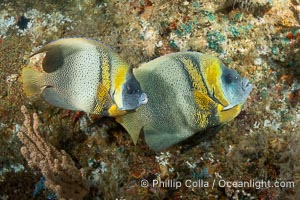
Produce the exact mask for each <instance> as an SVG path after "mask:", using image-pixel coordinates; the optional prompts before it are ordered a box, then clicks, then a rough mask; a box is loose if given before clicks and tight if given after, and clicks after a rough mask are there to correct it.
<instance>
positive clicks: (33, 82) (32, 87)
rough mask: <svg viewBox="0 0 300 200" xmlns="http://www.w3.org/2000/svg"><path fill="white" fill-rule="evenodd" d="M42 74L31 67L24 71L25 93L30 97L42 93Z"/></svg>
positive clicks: (25, 68)
mask: <svg viewBox="0 0 300 200" xmlns="http://www.w3.org/2000/svg"><path fill="white" fill-rule="evenodd" d="M42 76H43V74H42V72H39V71H37V70H35V69H33V68H31V67H24V68H23V69H22V82H23V88H24V92H25V94H26V95H27V96H28V97H31V96H35V95H39V94H40V93H41V85H42V84H41V81H42Z"/></svg>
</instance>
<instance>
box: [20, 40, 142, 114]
mask: <svg viewBox="0 0 300 200" xmlns="http://www.w3.org/2000/svg"><path fill="white" fill-rule="evenodd" d="M34 57H37V59H36V60H38V62H37V61H35V64H29V66H27V67H24V68H23V69H22V81H23V86H24V91H25V93H26V94H27V96H35V95H40V96H41V97H42V98H43V99H44V100H45V101H47V102H48V103H49V104H52V105H54V106H57V107H61V108H64V109H69V110H78V111H85V112H88V113H93V114H99V115H106V116H120V115H123V114H125V113H126V111H129V110H135V109H137V108H138V107H139V106H140V105H142V104H145V103H146V102H147V96H146V94H145V93H144V92H142V90H141V87H140V84H139V83H138V82H137V80H136V79H135V77H134V76H133V73H132V68H131V67H130V66H129V65H128V64H127V63H126V62H125V61H124V60H122V59H121V58H120V57H119V55H117V54H116V53H114V52H113V51H112V50H111V49H109V48H108V47H106V46H105V45H103V44H101V43H99V42H96V41H94V40H89V39H84V38H66V39H60V40H57V41H54V42H51V43H49V44H47V45H45V46H44V47H42V48H41V49H40V50H38V51H36V52H35V53H34V54H33V55H32V58H34ZM32 60H34V59H32ZM36 63H38V66H34V65H36Z"/></svg>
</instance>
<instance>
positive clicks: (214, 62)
mask: <svg viewBox="0 0 300 200" xmlns="http://www.w3.org/2000/svg"><path fill="white" fill-rule="evenodd" d="M220 64H221V63H220V60H219V59H217V58H215V57H212V56H207V57H201V65H202V66H203V67H202V73H203V76H204V77H205V81H206V86H207V88H208V90H209V93H210V94H213V96H214V97H215V98H216V99H218V100H219V101H220V103H221V104H222V105H224V106H228V105H229V102H228V100H227V99H226V98H225V96H224V94H223V91H222V87H221V85H220V81H219V79H220V77H221V75H222V69H221V67H220Z"/></svg>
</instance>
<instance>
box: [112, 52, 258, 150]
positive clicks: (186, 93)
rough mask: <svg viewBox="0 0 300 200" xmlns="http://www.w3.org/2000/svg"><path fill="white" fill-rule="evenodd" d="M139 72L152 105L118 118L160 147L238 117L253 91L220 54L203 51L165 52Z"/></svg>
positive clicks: (133, 134) (131, 131) (134, 136)
mask: <svg viewBox="0 0 300 200" xmlns="http://www.w3.org/2000/svg"><path fill="white" fill-rule="evenodd" d="M133 72H134V75H135V77H136V79H137V80H138V82H139V83H140V84H141V88H142V90H143V91H144V92H145V93H146V94H147V96H148V103H147V104H146V105H142V106H141V107H140V108H139V109H138V110H137V111H136V112H133V113H129V114H127V115H124V116H121V117H119V118H117V121H118V122H119V123H121V124H122V125H123V127H124V128H125V129H126V130H127V131H128V133H129V134H130V135H131V137H132V139H133V141H134V143H136V142H137V139H138V137H139V134H140V131H141V130H142V129H143V132H144V137H145V141H146V143H147V144H148V145H149V146H150V147H151V148H152V149H154V150H157V151H159V150H162V149H165V148H167V147H169V146H171V145H174V144H177V143H179V142H182V141H184V140H186V139H188V138H190V137H191V136H193V135H194V134H196V133H199V132H205V130H208V129H212V128H214V127H215V128H217V127H220V125H222V124H224V123H226V122H228V121H230V120H232V119H234V118H235V117H236V116H237V115H238V114H239V113H240V111H241V109H242V105H243V104H244V103H245V101H246V99H247V97H248V95H249V93H250V92H251V90H252V85H251V84H250V83H249V81H248V80H247V79H246V78H242V77H241V76H240V75H239V74H238V73H237V72H236V71H234V70H231V69H229V68H228V67H226V66H225V65H224V64H223V63H222V62H221V61H220V60H219V59H218V58H216V57H213V56H209V55H205V54H201V53H198V52H181V53H173V54H169V55H165V56H162V57H159V58H157V59H155V60H152V61H150V62H148V63H145V64H142V65H141V66H140V67H139V68H137V69H135V70H134V71H133Z"/></svg>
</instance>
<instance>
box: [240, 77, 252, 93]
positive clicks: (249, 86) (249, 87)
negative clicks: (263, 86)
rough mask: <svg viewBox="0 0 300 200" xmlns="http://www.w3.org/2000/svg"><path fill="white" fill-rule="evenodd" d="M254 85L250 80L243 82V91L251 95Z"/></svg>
mask: <svg viewBox="0 0 300 200" xmlns="http://www.w3.org/2000/svg"><path fill="white" fill-rule="evenodd" d="M252 87H253V86H252V84H251V82H250V81H249V80H248V79H244V81H243V82H242V90H243V92H245V93H247V94H249V93H250V92H251V90H252Z"/></svg>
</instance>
